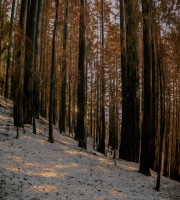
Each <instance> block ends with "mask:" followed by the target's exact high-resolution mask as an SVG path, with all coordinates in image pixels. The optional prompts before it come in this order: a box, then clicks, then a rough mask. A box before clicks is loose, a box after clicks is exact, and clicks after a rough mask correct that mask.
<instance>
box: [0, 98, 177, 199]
mask: <svg viewBox="0 0 180 200" xmlns="http://www.w3.org/2000/svg"><path fill="white" fill-rule="evenodd" d="M37 133H38V134H37V135H35V134H33V133H32V127H31V126H30V125H26V126H25V134H23V130H22V129H20V137H19V139H15V136H16V127H14V126H13V118H12V102H11V101H10V100H5V98H4V97H2V96H0V199H1V200H41V199H42V200H59V199H62V200H66V199H72V200H76V199H82V200H91V199H96V200H115V199H130V200H133V199H134V200H135V199H136V200H140V199H142V200H167V199H174V200H175V199H176V200H178V199H180V183H179V182H176V181H173V180H170V179H168V178H165V177H163V178H162V183H161V185H162V186H161V191H160V192H156V191H154V186H155V182H156V174H155V173H154V172H152V176H150V177H146V176H144V175H142V174H140V173H139V172H138V164H135V163H131V162H125V161H123V160H117V165H116V166H115V165H114V161H113V159H112V158H111V156H110V155H108V158H106V157H105V156H104V155H101V154H99V153H97V152H95V151H94V150H92V148H91V146H90V144H91V140H89V146H88V150H87V151H84V150H81V149H79V148H78V147H77V142H76V141H74V140H73V139H71V138H70V137H69V136H68V135H62V134H60V133H59V132H58V129H57V128H56V127H55V132H54V136H55V139H56V140H55V143H54V144H51V143H49V142H47V134H48V123H47V122H46V120H44V119H42V118H41V119H40V120H37Z"/></svg>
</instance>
